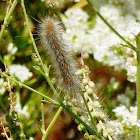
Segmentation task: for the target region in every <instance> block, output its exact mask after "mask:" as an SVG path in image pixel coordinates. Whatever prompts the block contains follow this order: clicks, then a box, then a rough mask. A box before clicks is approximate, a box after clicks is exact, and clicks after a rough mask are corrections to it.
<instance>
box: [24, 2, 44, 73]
mask: <svg viewBox="0 0 140 140" xmlns="http://www.w3.org/2000/svg"><path fill="white" fill-rule="evenodd" d="M21 6H22V9H23V13H24V16H25V20H26V24H27V28H28V31H29V35H30V38H31V40H32V43H33V47H34V50H35V52H36V55H37V57H38V59H39V61H40V63H41V67H42V69H43V71H44V72H45V73H46V70H45V67H44V64H43V62H42V60H41V57H40V55H39V52H38V50H37V46H36V44H35V40H34V38H33V35H32V32H31V29H30V25H29V20H28V15H27V12H26V9H25V5H24V0H21Z"/></svg>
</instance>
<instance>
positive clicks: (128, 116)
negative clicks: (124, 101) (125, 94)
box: [108, 105, 137, 140]
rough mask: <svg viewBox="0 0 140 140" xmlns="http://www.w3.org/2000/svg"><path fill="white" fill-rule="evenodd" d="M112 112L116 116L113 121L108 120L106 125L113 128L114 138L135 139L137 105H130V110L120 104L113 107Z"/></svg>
mask: <svg viewBox="0 0 140 140" xmlns="http://www.w3.org/2000/svg"><path fill="white" fill-rule="evenodd" d="M113 112H115V115H116V116H117V118H118V119H117V120H115V121H109V122H108V125H110V126H111V127H112V128H114V129H115V131H114V133H113V138H114V139H115V140H132V139H135V127H136V122H137V118H136V116H137V115H136V114H137V113H136V112H137V107H130V110H128V109H127V108H126V106H124V105H122V106H119V107H116V108H115V109H113Z"/></svg>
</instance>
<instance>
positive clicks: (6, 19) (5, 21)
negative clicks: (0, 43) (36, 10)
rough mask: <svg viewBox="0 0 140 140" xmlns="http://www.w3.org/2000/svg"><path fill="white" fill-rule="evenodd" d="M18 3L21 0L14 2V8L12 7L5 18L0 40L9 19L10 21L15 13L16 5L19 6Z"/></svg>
mask: <svg viewBox="0 0 140 140" xmlns="http://www.w3.org/2000/svg"><path fill="white" fill-rule="evenodd" d="M18 1H19V0H14V2H13V4H12V6H11V8H10V10H9V12H8V14H7V15H6V17H5V19H4V23H3V25H2V29H1V32H0V39H1V38H2V35H3V32H4V29H5V27H6V26H7V25H8V19H10V16H11V14H12V13H13V11H14V9H15V7H16V5H17V4H18Z"/></svg>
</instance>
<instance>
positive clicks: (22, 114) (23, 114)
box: [15, 103, 30, 118]
mask: <svg viewBox="0 0 140 140" xmlns="http://www.w3.org/2000/svg"><path fill="white" fill-rule="evenodd" d="M27 109H28V106H24V107H23V108H21V105H20V104H18V103H17V104H16V105H15V111H16V112H18V115H19V116H20V117H25V118H29V117H30V114H29V112H27Z"/></svg>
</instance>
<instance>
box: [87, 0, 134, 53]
mask: <svg viewBox="0 0 140 140" xmlns="http://www.w3.org/2000/svg"><path fill="white" fill-rule="evenodd" d="M87 2H88V4H89V5H90V7H91V9H92V10H93V11H94V12H95V13H96V14H97V15H98V16H99V17H100V18H101V19H102V21H103V22H104V23H105V24H106V25H107V26H108V27H109V28H110V29H111V30H112V31H113V32H114V33H115V34H116V35H117V36H119V37H120V38H121V39H122V40H123V41H124V42H125V43H126V44H128V45H129V48H131V49H132V50H134V51H136V47H135V46H134V45H132V44H131V43H130V42H129V41H127V40H126V39H125V38H124V37H123V36H121V35H120V34H119V33H118V32H117V31H116V30H115V29H114V28H113V27H112V26H111V25H110V24H109V23H108V22H107V21H106V20H105V19H104V17H103V16H102V15H101V14H100V13H99V12H98V10H97V9H96V8H95V7H94V6H93V4H92V3H91V2H90V0H87Z"/></svg>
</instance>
